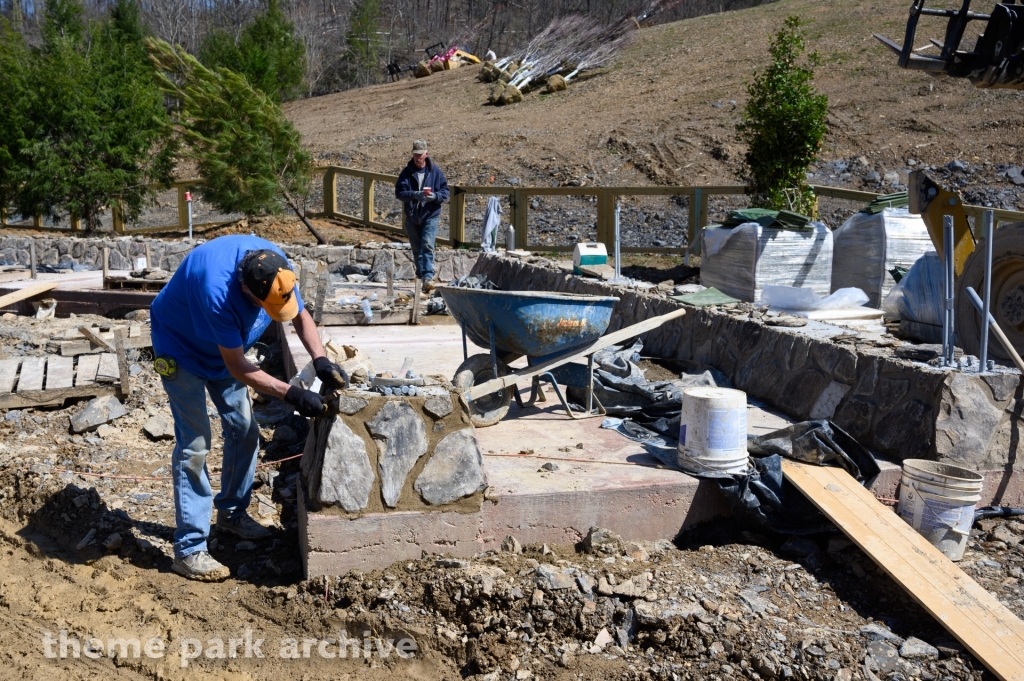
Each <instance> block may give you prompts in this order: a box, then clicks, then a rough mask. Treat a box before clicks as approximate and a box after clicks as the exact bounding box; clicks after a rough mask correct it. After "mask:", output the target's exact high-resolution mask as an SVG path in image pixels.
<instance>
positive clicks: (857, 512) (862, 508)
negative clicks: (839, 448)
mask: <svg viewBox="0 0 1024 681" xmlns="http://www.w3.org/2000/svg"><path fill="white" fill-rule="evenodd" d="M782 472H783V473H784V474H785V476H786V479H787V480H789V481H790V482H792V483H793V484H794V485H795V486H796V488H797V489H799V490H800V491H801V492H802V493H803V494H804V496H806V497H807V498H808V499H810V500H811V501H812V502H813V503H814V505H815V506H817V507H818V508H819V509H820V510H821V512H822V513H824V514H825V515H826V516H828V518H829V520H831V521H832V522H834V523H835V524H836V526H837V527H839V529H841V530H842V531H843V532H845V533H846V536H848V537H849V538H850V539H851V540H852V541H853V542H854V543H855V544H857V546H859V547H860V548H861V550H862V551H864V553H866V554H868V555H869V556H870V557H871V559H872V560H874V561H875V562H876V563H877V564H878V566H879V567H880V568H882V569H883V570H885V572H886V573H887V574H888V575H889V576H890V577H892V578H893V579H894V580H896V581H897V582H898V583H899V585H900V586H902V587H903V588H904V589H906V591H907V592H908V593H909V594H910V595H911V596H913V597H914V600H916V601H917V602H918V603H920V604H921V605H922V606H923V607H924V609H925V610H927V611H928V612H929V613H931V615H932V616H933V617H934V618H935V619H936V621H938V623H939V624H941V625H942V626H944V627H945V628H946V629H947V630H948V631H949V633H951V634H953V636H955V637H956V638H957V640H958V641H960V642H961V643H962V644H964V647H966V648H967V649H968V650H969V651H971V653H972V654H973V655H974V656H975V657H976V658H978V660H980V661H981V663H982V664H984V665H985V666H986V667H988V669H989V671H991V672H992V673H993V674H995V675H996V677H997V678H999V679H1001V680H1002V681H1024V622H1021V620H1020V619H1018V618H1017V616H1016V615H1014V614H1013V613H1012V612H1011V611H1010V609H1009V608H1007V607H1006V606H1004V605H1003V604H1002V603H1000V602H999V601H998V600H997V599H996V597H995V596H994V595H992V594H991V593H989V592H988V591H986V590H985V588H984V587H982V586H981V585H980V584H978V583H977V582H975V581H974V580H973V579H971V578H970V576H968V575H967V573H966V572H964V571H963V570H961V569H960V568H959V567H957V565H956V563H954V562H953V561H951V560H950V559H948V558H946V556H944V555H942V553H940V552H939V550H938V549H936V548H935V547H934V546H932V545H931V544H929V543H928V541H927V540H925V538H924V537H922V536H921V535H920V534H918V533H917V532H915V531H914V528H912V527H911V526H910V525H908V524H907V523H905V522H904V521H903V519H901V518H900V517H899V516H898V515H896V514H895V513H893V512H892V510H891V509H889V508H887V507H886V506H883V505H882V504H881V503H879V501H878V500H877V499H875V497H874V495H873V494H871V492H870V491H868V490H867V489H865V488H864V487H863V486H862V485H860V484H858V483H857V481H856V480H854V479H853V478H852V477H851V476H850V474H849V473H847V472H846V471H844V470H842V469H841V468H829V467H822V466H811V465H808V464H805V463H798V462H796V461H790V460H788V459H784V460H783V462H782Z"/></svg>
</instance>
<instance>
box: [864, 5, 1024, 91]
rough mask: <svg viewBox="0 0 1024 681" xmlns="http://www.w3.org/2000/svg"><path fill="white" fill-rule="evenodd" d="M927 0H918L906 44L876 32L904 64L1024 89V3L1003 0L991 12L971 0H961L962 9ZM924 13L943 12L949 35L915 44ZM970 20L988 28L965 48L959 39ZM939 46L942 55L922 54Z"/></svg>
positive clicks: (939, 14)
mask: <svg viewBox="0 0 1024 681" xmlns="http://www.w3.org/2000/svg"><path fill="white" fill-rule="evenodd" d="M925 2H926V0H914V1H913V4H912V5H911V6H910V18H909V19H908V20H907V30H906V34H905V35H904V38H903V44H902V45H899V44H897V43H896V42H894V41H892V40H890V39H889V38H886V37H885V36H881V35H878V34H877V33H876V34H875V38H877V39H878V40H879V41H880V42H882V44H884V45H885V46H887V47H888V48H889V49H891V50H892V51H893V52H895V53H896V54H897V55H899V65H900V67H901V68H905V69H915V70H920V71H928V72H930V73H933V74H935V75H947V76H951V77H953V78H967V79H969V80H970V81H971V82H972V83H974V85H975V87H981V88H989V87H991V88H1005V89H1011V90H1021V89H1024V49H1022V48H1024V6H1022V5H1018V4H1015V3H1014V2H1009V3H1000V4H997V5H996V6H995V8H993V10H992V12H991V13H990V14H979V13H977V12H972V11H971V10H970V6H971V0H962V4H961V6H960V9H939V8H935V7H925ZM921 17H942V18H945V19H946V20H947V21H946V34H945V37H944V39H943V40H942V41H941V42H940V41H938V40H934V39H932V40H930V41H929V44H928V45H925V46H923V47H920V48H916V49H915V48H914V40H915V38H916V36H917V29H918V22H919V20H920V19H921ZM971 22H986V25H985V29H984V32H983V33H982V34H981V36H980V37H979V38H978V40H977V42H976V43H975V45H974V48H973V49H972V50H969V51H968V50H966V49H961V42H963V40H964V34H965V33H966V32H967V29H968V26H969V25H970V23H971ZM929 49H937V50H938V54H923V52H924V51H925V50H929Z"/></svg>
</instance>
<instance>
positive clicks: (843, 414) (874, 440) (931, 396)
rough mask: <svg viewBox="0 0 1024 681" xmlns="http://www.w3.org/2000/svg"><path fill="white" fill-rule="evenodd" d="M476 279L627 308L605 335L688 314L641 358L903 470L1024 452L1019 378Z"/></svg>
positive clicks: (1013, 460)
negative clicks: (657, 360) (710, 376)
mask: <svg viewBox="0 0 1024 681" xmlns="http://www.w3.org/2000/svg"><path fill="white" fill-rule="evenodd" d="M473 273H474V274H484V275H486V276H487V277H488V278H490V279H491V280H492V281H494V282H495V284H497V285H498V287H499V288H501V289H505V290H533V291H538V290H548V291H560V292H566V293H578V294H592V295H616V296H619V298H620V302H619V304H618V305H617V306H616V310H615V314H614V316H613V318H612V323H611V326H610V327H609V331H614V330H616V329H619V328H622V327H624V326H629V325H630V324H635V323H637V322H640V321H642V320H644V319H647V318H649V317H653V316H656V315H660V314H665V313H668V312H670V311H672V310H674V309H676V308H678V307H680V306H682V307H686V308H687V314H686V315H685V316H684V317H682V318H680V319H677V320H673V321H672V322H669V323H668V324H666V325H664V326H662V327H661V328H660V329H658V330H655V331H653V332H651V333H648V334H646V335H645V336H644V352H645V354H646V353H649V354H651V355H654V356H660V357H665V358H674V359H688V360H695V361H698V362H703V363H705V364H709V365H711V366H713V367H715V368H717V369H719V370H721V371H722V372H723V373H725V374H726V376H728V378H729V380H731V381H732V382H733V384H734V385H735V386H736V387H737V388H739V389H740V390H744V391H746V392H747V394H748V395H749V396H750V397H753V398H755V399H758V400H762V401H764V402H766V403H768V404H769V405H770V406H772V407H774V408H776V409H778V410H779V411H782V412H783V413H785V414H787V415H788V416H791V417H793V418H795V419H799V420H806V419H820V418H828V419H832V420H833V421H834V422H835V423H836V424H837V425H839V426H840V427H841V428H843V429H845V430H847V431H848V432H849V433H850V434H851V435H853V436H854V437H856V438H857V439H858V440H860V441H861V442H862V443H863V444H864V445H865V446H867V447H870V448H871V449H872V450H874V451H876V452H878V453H881V454H884V455H886V456H889V457H892V458H894V459H895V460H897V461H901V460H903V459H909V458H925V459H934V460H939V461H944V462H948V463H952V464H957V465H961V466H964V467H967V468H972V469H976V470H1007V471H1009V470H1012V469H1014V468H1016V467H1017V461H1018V457H1019V454H1020V453H1021V450H1022V449H1024V447H1022V443H1021V437H1020V433H1021V426H1022V417H1021V415H1022V413H1024V399H1022V388H1021V385H1020V374H1019V373H1018V372H1016V371H1009V370H1005V371H1001V372H1000V373H993V374H987V375H984V376H978V375H976V374H970V373H961V372H954V371H943V370H939V369H935V368H932V367H929V366H927V365H925V364H921V363H915V362H910V361H907V360H902V359H897V358H896V357H893V356H885V355H886V353H885V352H884V351H882V352H879V354H870V353H867V352H858V351H857V350H855V349H853V348H852V347H851V346H848V345H840V344H837V343H833V342H831V341H829V340H820V339H816V338H811V337H808V336H806V335H802V334H801V333H800V332H799V330H792V329H784V328H777V327H769V326H765V325H764V324H763V323H762V322H761V321H753V320H749V319H747V318H746V317H745V316H744V317H743V318H739V317H737V316H734V315H730V314H725V313H722V312H719V311H715V310H712V309H708V308H703V309H702V308H695V307H689V306H683V305H682V304H681V303H677V302H675V301H673V300H671V299H668V298H663V297H658V296H655V295H649V294H644V293H639V292H637V291H634V290H627V289H620V288H618V287H613V286H609V285H607V284H604V283H601V282H598V281H595V280H591V279H584V278H582V277H575V276H572V275H570V274H566V273H564V272H561V271H557V270H553V269H548V268H542V267H536V266H532V265H528V264H526V263H523V262H522V261H519V260H515V259H510V258H502V257H498V256H493V255H484V256H482V257H481V258H480V260H479V261H478V262H477V265H476V267H475V268H474V270H473Z"/></svg>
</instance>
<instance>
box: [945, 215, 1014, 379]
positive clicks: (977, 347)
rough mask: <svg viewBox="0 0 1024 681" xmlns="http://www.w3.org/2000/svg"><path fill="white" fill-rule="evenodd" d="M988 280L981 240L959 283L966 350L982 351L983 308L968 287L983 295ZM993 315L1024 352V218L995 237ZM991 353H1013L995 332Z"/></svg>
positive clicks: (960, 333) (959, 321)
mask: <svg viewBox="0 0 1024 681" xmlns="http://www.w3.org/2000/svg"><path fill="white" fill-rule="evenodd" d="M984 284H985V243H984V241H980V242H978V245H977V246H976V247H975V249H974V252H973V253H971V254H970V255H969V256H968V257H967V260H966V262H964V269H963V271H962V272H961V273H960V276H959V278H958V279H957V283H956V334H957V341H958V344H959V345H960V347H961V348H963V351H964V352H966V353H967V354H969V355H974V356H977V355H978V353H979V352H980V351H981V312H979V311H978V309H977V308H976V307H974V304H973V303H971V301H970V299H969V298H968V296H967V287H968V286H970V287H971V288H973V289H974V290H975V291H976V292H977V293H978V295H979V296H981V295H982V288H983V286H984ZM991 304H992V316H993V317H994V318H995V320H996V322H997V323H998V324H999V327H1000V328H1001V329H1002V330H1003V333H1005V334H1006V337H1007V338H1009V340H1010V343H1011V344H1012V345H1013V347H1014V348H1015V349H1016V350H1017V352H1018V353H1021V352H1024V222H1015V223H1013V224H1009V225H1003V226H1001V227H998V228H996V230H995V233H994V237H993V240H992V303H991ZM988 356H989V357H990V358H992V359H999V360H1003V361H1009V359H1010V355H1009V354H1008V353H1007V352H1006V350H1005V349H1004V348H1003V346H1002V344H1001V343H1000V342H999V340H998V339H997V338H996V337H995V335H994V334H989V339H988Z"/></svg>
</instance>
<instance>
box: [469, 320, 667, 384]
mask: <svg viewBox="0 0 1024 681" xmlns="http://www.w3.org/2000/svg"><path fill="white" fill-rule="evenodd" d="M685 314H686V310H685V309H683V308H682V307H680V308H679V309H677V310H673V311H672V312H669V313H668V314H663V315H659V316H657V317H651V318H650V319H645V320H644V321H642V322H640V323H639V324H633V325H632V326H627V327H626V328H624V329H619V330H618V331H615V332H614V333H609V334H607V335H605V336H601V337H600V338H598V339H597V340H596V341H594V342H593V343H591V344H590V345H588V346H587V347H585V348H582V349H580V350H577V351H576V352H574V353H572V354H571V355H562V356H560V357H556V358H554V359H549V360H548V361H546V362H542V363H541V364H537V365H534V366H532V367H530V368H529V369H524V370H522V371H517V372H513V373H511V374H508V375H505V376H499V377H498V378H492V379H491V380H489V381H486V382H484V383H481V384H480V385H474V386H473V387H472V388H470V389H469V390H467V391H466V399H467V400H470V401H472V400H476V399H480V398H481V397H483V396H484V395H490V394H491V393H494V392H497V391H499V390H502V389H503V388H507V387H509V386H511V385H515V384H516V383H517V382H519V381H523V380H526V379H530V378H533V377H534V376H540V375H541V374H543V373H545V372H547V371H551V370H552V369H554V368H555V367H558V366H561V365H563V364H565V363H567V362H571V361H573V360H574V359H579V358H581V357H586V356H587V355H589V354H592V353H594V352H597V351H598V350H603V349H604V348H607V347H610V346H612V345H615V344H616V343H621V342H622V341H625V340H629V339H630V338H633V337H634V336H639V335H640V334H642V333H647V332H648V331H653V330H654V329H656V328H658V327H659V326H661V325H662V324H664V323H666V322H670V321H672V320H673V319H677V318H679V317H682V316H683V315H685Z"/></svg>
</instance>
